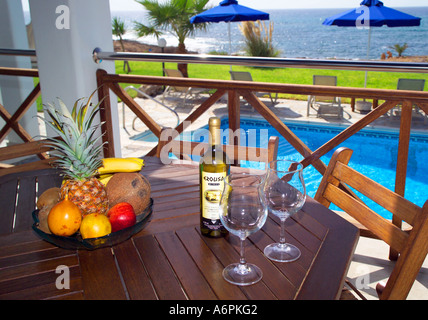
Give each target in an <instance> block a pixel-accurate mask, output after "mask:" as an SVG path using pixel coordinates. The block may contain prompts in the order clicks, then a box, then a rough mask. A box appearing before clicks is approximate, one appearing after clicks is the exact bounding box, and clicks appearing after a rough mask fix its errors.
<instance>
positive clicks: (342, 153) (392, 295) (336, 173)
mask: <svg viewBox="0 0 428 320" xmlns="http://www.w3.org/2000/svg"><path fill="white" fill-rule="evenodd" d="M351 155H352V150H351V149H348V148H340V149H338V150H336V152H335V153H334V155H333V157H332V158H331V160H330V163H329V165H328V167H327V169H326V172H325V174H324V176H323V178H322V181H321V183H320V186H319V188H318V190H317V193H316V195H315V199H316V200H317V201H319V202H320V203H322V204H323V205H324V206H326V207H329V205H330V203H334V204H335V205H337V206H338V207H339V208H341V209H342V210H343V211H345V212H346V213H348V214H349V215H351V216H352V217H353V218H355V219H356V220H358V221H359V222H360V223H361V224H363V225H364V226H366V227H367V228H368V229H369V230H371V231H372V232H373V233H374V234H375V235H376V236H377V237H378V238H379V239H381V240H383V241H385V242H386V243H387V244H388V245H390V246H391V247H392V248H393V249H394V250H397V251H398V252H399V253H400V256H399V258H398V260H397V262H396V264H395V267H394V269H393V271H392V273H391V275H390V277H389V279H388V282H387V283H386V286H385V287H382V286H380V285H378V287H377V290H378V295H379V298H380V299H406V297H407V295H408V294H409V291H410V289H411V287H412V285H413V283H414V281H415V279H416V277H417V275H418V273H419V270H420V268H421V266H422V264H423V262H424V259H425V257H426V255H427V251H428V201H427V202H425V204H424V206H423V208H420V207H419V206H417V205H415V204H414V203H412V202H410V201H408V200H407V199H405V198H403V197H401V196H400V195H398V194H397V193H395V192H393V191H391V190H389V189H387V188H385V187H384V186H382V185H380V184H378V183H376V182H375V181H373V180H371V179H369V178H368V177H366V176H364V175H362V174H361V173H359V172H357V171H355V170H354V169H352V168H350V167H349V166H348V165H347V164H348V162H349V159H350V158H351ZM343 186H345V188H343ZM346 187H350V188H352V189H354V190H357V191H358V192H360V193H361V194H363V195H365V196H366V197H368V198H369V199H371V200H373V201H375V202H376V203H378V204H379V205H380V206H382V207H384V208H385V209H387V210H388V211H390V212H391V213H393V214H394V215H397V216H398V217H399V218H400V219H402V220H404V221H406V222H407V223H408V224H410V225H411V226H412V227H413V228H412V229H411V231H410V232H409V233H407V232H405V231H403V230H401V229H400V228H398V227H396V226H395V225H393V224H392V223H391V221H389V220H387V219H385V218H383V217H382V216H380V215H379V214H377V213H376V212H374V211H373V210H371V209H370V208H369V207H368V206H366V205H365V204H364V203H363V202H362V201H361V199H358V198H355V197H353V196H351V195H350V193H348V192H346V191H344V190H346ZM352 189H351V190H352Z"/></svg>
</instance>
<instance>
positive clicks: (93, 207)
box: [33, 91, 153, 250]
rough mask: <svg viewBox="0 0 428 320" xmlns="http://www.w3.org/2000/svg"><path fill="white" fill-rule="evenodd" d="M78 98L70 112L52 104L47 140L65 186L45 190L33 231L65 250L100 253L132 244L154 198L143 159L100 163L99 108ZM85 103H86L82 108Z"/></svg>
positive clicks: (48, 112)
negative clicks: (130, 239) (83, 250)
mask: <svg viewBox="0 0 428 320" xmlns="http://www.w3.org/2000/svg"><path fill="white" fill-rule="evenodd" d="M95 92H96V91H94V92H93V93H92V94H91V96H90V97H89V99H87V100H86V101H85V99H84V98H82V99H78V100H77V101H76V102H75V104H74V106H73V108H72V110H71V112H70V111H69V110H68V107H67V106H66V105H65V104H64V102H62V101H61V100H60V99H58V100H59V106H58V107H57V106H55V105H54V104H50V103H48V104H47V106H46V108H45V111H46V113H47V114H48V115H49V116H50V120H45V119H43V120H44V121H45V123H46V126H47V127H49V128H50V129H51V130H53V131H54V132H55V134H56V135H55V138H50V137H46V139H47V141H48V142H46V145H48V146H50V147H51V148H52V151H50V155H51V156H53V161H52V166H54V167H55V168H56V169H57V170H58V171H59V172H60V174H61V176H62V177H63V181H62V184H61V187H53V188H49V189H47V190H44V191H43V193H42V194H41V195H40V196H39V197H38V199H37V203H36V206H37V210H35V211H34V212H33V220H34V224H33V230H34V231H35V232H36V233H37V234H38V235H39V236H40V237H42V238H43V239H44V240H46V241H49V242H51V243H53V244H55V245H57V246H59V247H61V248H66V249H90V250H93V249H98V248H102V247H106V246H112V245H115V244H118V243H120V242H122V241H125V240H127V239H129V238H130V237H131V236H132V235H134V234H135V233H137V232H139V231H141V230H142V229H143V227H144V226H146V225H147V223H148V222H149V221H150V218H151V215H152V207H153V199H152V198H151V196H150V192H151V187H150V183H149V181H148V180H147V179H146V178H145V177H144V175H143V174H142V173H141V172H140V171H142V168H143V167H144V160H143V159H140V158H132V157H129V158H114V157H111V158H102V150H103V144H102V143H100V139H101V135H99V136H97V132H98V130H99V129H100V126H101V123H98V124H94V122H93V120H94V119H95V115H96V114H97V113H98V112H99V104H100V103H98V104H96V105H94V104H92V103H91V102H90V101H91V98H92V97H93V96H94V94H95ZM82 101H83V103H82Z"/></svg>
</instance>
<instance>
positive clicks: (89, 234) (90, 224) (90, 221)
mask: <svg viewBox="0 0 428 320" xmlns="http://www.w3.org/2000/svg"><path fill="white" fill-rule="evenodd" d="M109 233H111V224H110V221H109V219H108V218H107V217H106V216H105V215H103V214H101V213H91V214H88V215H86V216H85V217H84V218H83V220H82V223H81V224H80V234H81V235H82V238H83V239H87V238H98V237H103V236H105V235H107V234H109Z"/></svg>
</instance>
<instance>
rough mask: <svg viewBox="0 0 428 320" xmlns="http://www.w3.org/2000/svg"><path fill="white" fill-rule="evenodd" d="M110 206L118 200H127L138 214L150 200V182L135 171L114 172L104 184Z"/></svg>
mask: <svg viewBox="0 0 428 320" xmlns="http://www.w3.org/2000/svg"><path fill="white" fill-rule="evenodd" d="M106 190H107V197H108V202H109V206H110V208H111V207H113V206H114V205H116V204H118V203H119V202H128V203H129V204H130V205H132V207H133V208H134V211H135V214H137V215H139V214H141V213H143V211H144V210H145V209H146V208H147V206H148V205H149V202H150V190H151V188H150V183H149V181H148V180H147V179H146V178H145V177H144V176H142V175H141V174H140V173H137V172H120V173H115V174H114V175H113V177H112V178H111V179H110V180H109V182H108V183H107V186H106Z"/></svg>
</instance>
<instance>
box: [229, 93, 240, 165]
mask: <svg viewBox="0 0 428 320" xmlns="http://www.w3.org/2000/svg"><path fill="white" fill-rule="evenodd" d="M227 108H228V112H229V129H230V130H229V134H231V135H232V139H230V138H231V137H229V144H230V145H235V146H239V144H240V134H239V133H238V130H239V128H240V122H241V117H240V105H239V93H238V92H237V91H236V90H228V91H227ZM236 159H237V156H236V157H235V160H234V163H233V165H235V166H238V165H239V160H236Z"/></svg>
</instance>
